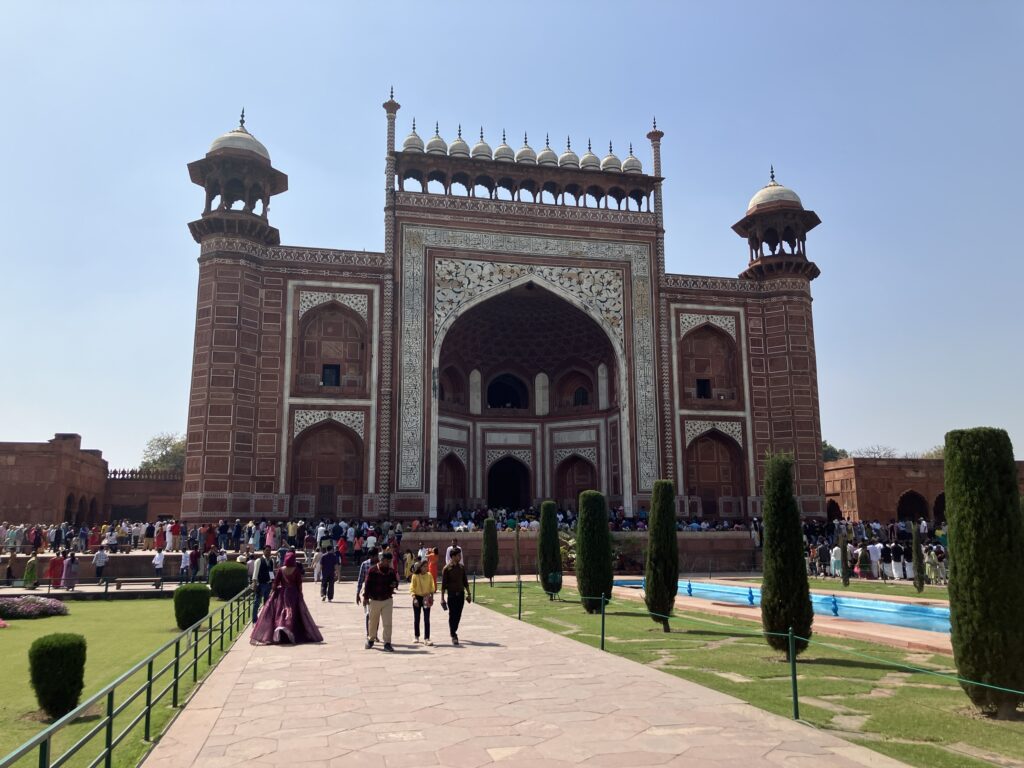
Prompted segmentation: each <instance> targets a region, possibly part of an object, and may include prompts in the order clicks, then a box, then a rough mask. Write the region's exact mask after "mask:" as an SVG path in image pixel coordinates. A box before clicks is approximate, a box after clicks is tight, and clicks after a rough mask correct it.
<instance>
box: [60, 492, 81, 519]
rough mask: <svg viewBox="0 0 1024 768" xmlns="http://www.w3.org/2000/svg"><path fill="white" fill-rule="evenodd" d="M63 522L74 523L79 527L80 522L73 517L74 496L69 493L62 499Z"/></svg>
mask: <svg viewBox="0 0 1024 768" xmlns="http://www.w3.org/2000/svg"><path fill="white" fill-rule="evenodd" d="M64 522H66V523H74V524H75V525H76V526H77V525H81V522H82V521H81V520H79V519H77V517H76V515H75V495H74V494H73V493H69V494H68V497H67V498H66V499H64Z"/></svg>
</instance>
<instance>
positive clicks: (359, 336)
mask: <svg viewBox="0 0 1024 768" xmlns="http://www.w3.org/2000/svg"><path fill="white" fill-rule="evenodd" d="M296 362H297V370H298V389H299V391H300V392H303V393H305V394H314V393H320V394H335V395H337V394H340V395H349V396H365V395H366V393H367V392H368V387H369V355H368V345H367V328H366V322H365V321H364V320H363V318H362V317H360V316H359V315H358V314H357V313H356V312H355V311H354V310H352V309H351V308H350V307H347V306H343V305H342V304H340V303H339V302H337V301H330V302H327V303H325V304H322V305H320V306H318V307H315V308H314V309H311V310H310V311H309V312H307V313H306V315H305V316H304V317H303V318H302V320H301V322H300V324H299V343H298V359H297V361H296Z"/></svg>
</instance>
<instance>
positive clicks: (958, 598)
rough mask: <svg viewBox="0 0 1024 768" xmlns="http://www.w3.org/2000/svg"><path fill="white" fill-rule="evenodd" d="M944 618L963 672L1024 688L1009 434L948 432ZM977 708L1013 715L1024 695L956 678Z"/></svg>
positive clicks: (1021, 567) (1021, 551)
mask: <svg viewBox="0 0 1024 768" xmlns="http://www.w3.org/2000/svg"><path fill="white" fill-rule="evenodd" d="M945 449H946V450H945V460H946V463H945V475H946V477H945V488H946V501H947V504H946V515H947V519H948V521H949V560H948V562H949V618H950V627H951V630H952V636H951V639H952V642H953V658H954V660H955V661H956V667H957V670H958V672H959V673H960V677H962V678H965V679H967V680H973V681H976V682H980V683H988V684H990V685H997V686H1000V687H1001V688H1012V689H1014V690H1017V691H1024V651H1022V649H1024V589H1022V585H1024V516H1022V515H1021V507H1020V491H1019V488H1018V485H1017V482H1018V479H1017V465H1016V463H1015V462H1014V459H1013V445H1012V444H1011V443H1010V436H1009V435H1008V434H1007V433H1006V432H1005V430H1002V429H992V428H988V427H981V428H977V429H964V430H956V431H953V432H948V433H947V434H946V445H945ZM961 685H962V686H963V689H964V691H966V692H967V695H968V696H969V697H970V698H971V701H972V702H974V704H975V705H976V706H978V707H981V708H982V709H984V710H987V711H989V712H991V713H994V714H995V715H996V717H998V718H1000V719H1007V718H1011V717H1013V715H1014V713H1015V711H1016V709H1017V707H1018V706H1019V705H1020V704H1021V701H1022V700H1024V697H1022V696H1020V695H1018V694H1015V693H1009V692H1007V691H1002V690H994V689H992V688H984V687H982V686H979V685H972V684H970V683H966V682H961Z"/></svg>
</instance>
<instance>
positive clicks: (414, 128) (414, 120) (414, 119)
mask: <svg viewBox="0 0 1024 768" xmlns="http://www.w3.org/2000/svg"><path fill="white" fill-rule="evenodd" d="M412 132H413V133H416V118H415V117H414V118H413V119H412Z"/></svg>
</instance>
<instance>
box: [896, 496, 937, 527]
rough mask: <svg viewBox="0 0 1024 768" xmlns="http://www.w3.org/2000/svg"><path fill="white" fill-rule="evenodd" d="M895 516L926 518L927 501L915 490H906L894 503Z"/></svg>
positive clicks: (912, 518) (904, 518) (916, 518)
mask: <svg viewBox="0 0 1024 768" xmlns="http://www.w3.org/2000/svg"><path fill="white" fill-rule="evenodd" d="M896 517H897V518H898V519H899V520H920V519H921V518H922V517H923V518H925V519H928V517H929V515H928V502H927V501H925V498H924V496H922V495H921V494H920V493H918V492H917V491H907V492H906V493H904V494H903V495H902V496H900V500H899V501H898V502H897V504H896Z"/></svg>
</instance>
